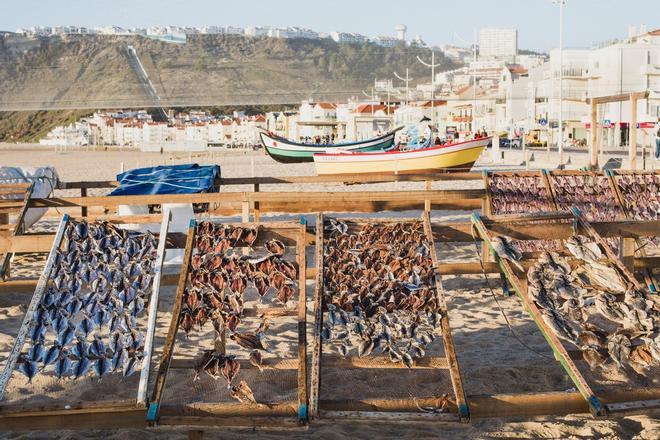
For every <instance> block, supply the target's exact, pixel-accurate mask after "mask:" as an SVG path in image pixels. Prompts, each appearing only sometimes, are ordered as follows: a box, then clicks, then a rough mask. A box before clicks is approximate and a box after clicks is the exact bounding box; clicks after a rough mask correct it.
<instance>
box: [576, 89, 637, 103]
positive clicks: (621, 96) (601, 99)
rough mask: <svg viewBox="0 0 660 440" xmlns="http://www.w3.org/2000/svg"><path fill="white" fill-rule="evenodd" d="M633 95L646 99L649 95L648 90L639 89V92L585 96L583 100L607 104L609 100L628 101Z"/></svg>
mask: <svg viewBox="0 0 660 440" xmlns="http://www.w3.org/2000/svg"><path fill="white" fill-rule="evenodd" d="M633 96H634V97H635V98H636V99H646V98H647V97H648V96H649V91H648V90H645V91H641V92H634V93H619V94H615V95H607V96H596V97H593V98H587V99H586V100H585V102H586V103H587V104H590V103H592V102H595V103H596V104H607V103H610V102H623V101H628V100H629V99H630V98H631V97H633Z"/></svg>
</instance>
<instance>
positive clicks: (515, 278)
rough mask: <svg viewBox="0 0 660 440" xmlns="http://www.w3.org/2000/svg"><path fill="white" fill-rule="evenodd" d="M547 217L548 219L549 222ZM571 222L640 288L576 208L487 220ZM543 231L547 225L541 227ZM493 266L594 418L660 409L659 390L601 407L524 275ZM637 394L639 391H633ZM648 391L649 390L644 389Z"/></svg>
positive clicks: (486, 236)
mask: <svg viewBox="0 0 660 440" xmlns="http://www.w3.org/2000/svg"><path fill="white" fill-rule="evenodd" d="M550 217H551V218H550ZM566 219H571V220H574V223H575V224H574V226H573V225H568V226H570V227H571V228H573V227H576V228H579V233H581V234H584V235H587V236H590V237H591V238H593V239H594V240H595V241H596V242H597V243H598V244H599V245H600V246H601V247H602V248H603V249H604V250H605V254H606V256H607V258H608V259H609V260H610V261H611V262H612V263H614V264H615V265H616V266H617V268H618V269H619V271H620V272H621V273H622V275H623V276H624V277H625V278H626V279H627V280H628V282H630V283H632V284H633V285H635V287H637V288H641V284H640V283H639V282H638V281H637V280H636V279H635V277H634V276H633V274H632V272H631V271H629V270H628V268H626V266H625V265H624V264H623V263H622V262H621V260H619V258H618V256H617V255H615V254H614V253H613V251H612V250H611V249H610V247H609V246H608V245H607V243H606V242H605V240H604V239H603V237H602V236H601V235H600V234H599V233H598V232H597V231H596V230H595V229H594V227H593V226H592V225H591V224H590V223H589V222H588V221H587V220H586V219H585V217H584V216H583V215H582V213H580V211H579V210H578V209H577V208H571V213H570V214H569V213H555V214H553V215H552V216H550V215H539V214H530V215H519V216H507V217H506V219H505V220H498V218H497V217H493V218H491V219H490V221H491V222H492V223H491V224H494V223H499V222H507V223H509V224H511V223H515V225H516V226H518V225H521V224H524V223H530V222H535V221H538V220H546V221H557V220H566ZM484 220H485V219H483V218H482V217H481V216H480V215H479V214H477V213H474V214H472V224H473V225H474V227H475V228H476V230H477V231H478V233H479V235H480V236H481V238H482V239H483V240H484V242H485V243H486V244H487V245H488V246H489V247H490V248H491V251H492V252H493V254H495V253H494V249H493V246H492V242H491V240H492V238H493V236H495V235H498V234H497V233H496V232H494V231H493V229H492V228H491V227H489V226H488V225H487V224H486V222H485V221H484ZM541 226H543V227H547V226H548V225H547V224H543V225H541ZM658 232H660V230H657V231H656V232H655V233H654V234H652V235H656V234H658ZM495 258H496V260H497V263H498V264H499V266H500V268H501V270H502V272H503V273H504V275H505V277H506V279H507V281H508V282H509V283H510V284H511V286H512V287H513V290H514V291H515V292H516V294H517V295H518V297H519V298H520V300H521V301H522V303H523V306H524V309H525V310H526V311H527V312H528V313H529V315H530V316H531V318H532V319H533V320H534V322H535V324H536V325H537V327H538V328H539V330H540V331H541V333H542V334H543V336H544V337H545V339H546V341H547V342H548V345H550V348H551V349H552V351H553V353H554V355H555V358H556V359H557V360H558V361H559V363H560V364H561V365H562V367H563V368H564V370H565V371H566V373H567V374H568V376H569V377H570V378H571V380H572V381H573V383H574V384H575V386H576V388H577V390H578V391H579V392H580V394H581V395H582V397H583V398H584V399H585V401H586V402H587V403H588V405H589V410H590V412H591V413H592V414H593V415H595V416H605V415H608V414H612V413H615V412H629V411H634V410H642V409H644V410H647V409H651V408H657V407H660V388H655V389H650V391H651V396H650V398H648V399H643V400H639V399H632V400H628V401H623V402H610V403H605V399H604V398H603V397H602V396H597V395H596V393H594V391H593V390H592V388H591V385H590V384H589V382H588V381H587V380H586V379H585V378H584V376H583V375H582V373H581V372H580V371H579V369H578V368H577V366H576V365H575V363H574V362H573V359H572V357H571V355H570V354H569V352H568V351H567V350H566V348H565V347H564V344H563V343H562V342H561V341H560V340H559V338H558V337H557V336H556V335H555V333H554V332H553V331H552V330H551V329H550V328H549V327H548V325H547V324H546V323H545V322H544V321H543V319H542V318H541V313H540V311H539V309H538V307H537V306H536V304H535V303H534V301H531V300H530V299H529V298H528V296H527V278H526V276H524V275H522V276H521V275H519V274H518V273H517V272H516V271H514V270H513V268H512V267H511V264H510V263H509V261H508V260H505V259H502V258H499V257H497V256H496V257H495ZM526 263H527V264H526V266H529V262H526ZM635 391H641V390H635ZM646 391H649V389H646Z"/></svg>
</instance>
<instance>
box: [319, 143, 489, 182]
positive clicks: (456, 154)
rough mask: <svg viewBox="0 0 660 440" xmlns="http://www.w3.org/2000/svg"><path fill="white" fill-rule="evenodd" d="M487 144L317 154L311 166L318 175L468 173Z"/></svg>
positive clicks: (459, 144) (457, 144)
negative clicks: (313, 166)
mask: <svg viewBox="0 0 660 440" xmlns="http://www.w3.org/2000/svg"><path fill="white" fill-rule="evenodd" d="M490 141H491V138H489V137H486V138H481V139H474V140H469V141H465V142H459V143H454V144H445V145H434V146H431V147H428V148H424V149H421V150H412V151H400V150H393V151H384V152H374V153H368V152H364V153H360V152H342V153H317V154H315V155H314V165H315V167H316V173H317V174H319V175H322V174H369V173H393V174H419V173H435V172H441V171H469V170H470V169H471V168H472V165H474V163H475V162H476V161H477V159H478V158H479V156H480V155H481V152H482V151H483V149H484V148H485V147H486V146H487V145H488V144H489V143H490Z"/></svg>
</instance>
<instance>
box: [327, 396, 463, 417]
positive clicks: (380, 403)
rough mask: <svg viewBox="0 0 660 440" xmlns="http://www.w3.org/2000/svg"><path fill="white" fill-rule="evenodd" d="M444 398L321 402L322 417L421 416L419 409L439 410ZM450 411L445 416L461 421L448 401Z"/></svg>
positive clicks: (453, 406)
mask: <svg viewBox="0 0 660 440" xmlns="http://www.w3.org/2000/svg"><path fill="white" fill-rule="evenodd" d="M442 400H443V398H442V397H439V396H428V397H418V398H416V399H414V400H413V399H411V398H410V397H404V398H386V399H380V398H378V399H336V400H335V399H333V400H325V399H324V400H321V417H323V415H324V414H325V413H326V412H327V411H369V412H376V411H378V412H382V413H383V415H387V414H389V413H390V412H409V413H410V414H419V413H421V412H422V411H420V410H419V407H420V406H422V407H431V408H437V407H438V406H439V405H440V404H441V403H442ZM448 403H449V407H448V408H447V409H448V411H447V412H446V413H444V414H453V416H454V421H455V422H458V421H459V417H458V416H459V414H458V413H457V412H456V406H455V402H452V399H451V398H449V399H448Z"/></svg>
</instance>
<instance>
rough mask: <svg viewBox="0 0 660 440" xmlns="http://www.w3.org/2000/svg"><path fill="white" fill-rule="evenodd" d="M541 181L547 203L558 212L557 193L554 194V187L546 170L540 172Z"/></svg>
mask: <svg viewBox="0 0 660 440" xmlns="http://www.w3.org/2000/svg"><path fill="white" fill-rule="evenodd" d="M539 173H541V181H542V182H543V186H544V187H545V191H546V194H548V203H549V204H550V206H552V207H553V208H554V209H555V211H559V206H558V204H557V193H556V192H555V187H554V185H553V184H552V179H551V178H550V175H549V173H548V171H547V170H540V171H539Z"/></svg>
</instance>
